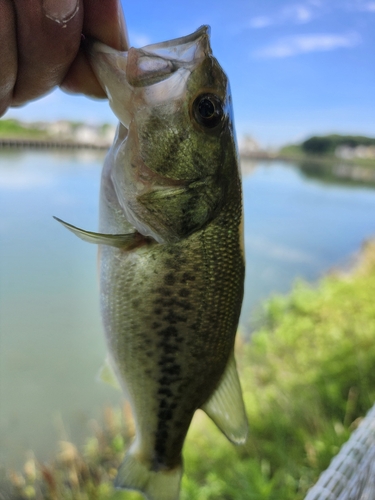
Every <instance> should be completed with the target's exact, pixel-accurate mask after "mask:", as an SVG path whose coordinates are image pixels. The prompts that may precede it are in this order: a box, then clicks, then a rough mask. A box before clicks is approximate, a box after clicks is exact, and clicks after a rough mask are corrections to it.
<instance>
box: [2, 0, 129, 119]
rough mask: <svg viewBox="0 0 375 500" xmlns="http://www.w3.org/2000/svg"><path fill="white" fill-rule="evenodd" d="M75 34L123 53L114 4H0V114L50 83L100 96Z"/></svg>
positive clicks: (75, 0)
mask: <svg viewBox="0 0 375 500" xmlns="http://www.w3.org/2000/svg"><path fill="white" fill-rule="evenodd" d="M81 34H83V35H84V36H89V37H93V38H96V39H97V40H100V41H101V42H103V43H105V44H107V45H109V46H111V47H113V48H115V49H117V50H127V48H128V40H127V34H126V26H125V20H124V17H123V14H122V9H121V3H120V0H27V1H24V0H0V47H1V50H0V116H2V115H3V114H4V113H5V112H6V110H7V109H8V108H9V107H10V106H19V105H22V104H25V103H27V102H28V101H30V100H33V99H37V98H38V97H41V96H43V95H44V94H46V93H47V92H49V91H50V90H51V89H52V88H53V87H55V86H56V85H60V86H61V87H62V88H63V89H64V90H66V91H67V92H73V93H83V94H86V95H90V96H94V97H105V94H104V91H103V89H102V88H101V86H100V85H99V83H98V81H97V79H96V77H95V75H94V73H93V72H92V70H91V67H90V65H89V63H88V60H87V59H86V55H85V54H84V51H82V50H81V49H80V43H81Z"/></svg>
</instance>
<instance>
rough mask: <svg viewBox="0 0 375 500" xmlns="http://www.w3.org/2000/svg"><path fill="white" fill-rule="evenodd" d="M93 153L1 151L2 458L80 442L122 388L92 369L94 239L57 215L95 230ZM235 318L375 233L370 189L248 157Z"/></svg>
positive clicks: (248, 317)
mask: <svg viewBox="0 0 375 500" xmlns="http://www.w3.org/2000/svg"><path fill="white" fill-rule="evenodd" d="M103 158H104V156H103V155H101V154H98V153H86V152H84V153H83V152H79V153H66V152H65V153H57V152H53V153H52V152H17V153H15V152H12V153H7V154H6V153H3V152H2V153H1V155H0V245H1V246H0V464H5V465H7V466H12V467H19V466H20V464H21V463H22V462H23V460H24V459H25V456H26V453H27V451H28V450H33V452H34V453H35V455H36V456H37V458H38V459H40V460H46V459H48V458H50V457H52V456H53V453H54V452H55V450H56V449H57V443H58V441H59V440H61V439H69V440H72V441H73V442H75V443H77V444H82V443H83V442H84V440H85V438H86V436H87V435H89V434H90V430H89V427H90V425H89V422H90V420H91V419H100V418H101V416H102V414H103V408H104V407H105V406H106V405H116V404H119V403H120V402H121V394H120V393H119V392H117V391H116V390H115V389H112V388H111V387H109V386H106V385H104V384H102V383H99V382H98V381H97V373H98V370H99V368H100V366H101V365H102V363H103V360H104V358H105V345H104V338H103V334H102V328H101V323H100V317H99V308H98V284H97V278H96V248H95V246H94V245H89V244H86V243H84V242H82V241H81V240H79V239H78V238H76V237H74V236H73V235H72V234H71V233H69V232H68V231H66V230H65V229H64V228H62V227H61V226H60V225H59V224H58V223H57V222H56V221H54V220H53V219H52V215H56V216H58V217H61V218H62V219H64V220H66V221H68V222H70V223H72V224H74V225H78V226H80V227H83V228H86V229H88V230H94V231H95V230H96V227H97V217H98V191H99V178H100V169H101V166H102V163H103ZM246 167H247V168H246V170H247V171H249V173H248V174H247V175H245V176H244V183H243V184H244V208H245V243H246V260H247V272H246V284H245V289H246V290H245V299H244V305H243V313H242V318H241V329H242V331H243V332H245V333H246V332H248V331H250V330H251V327H252V324H253V323H254V318H256V317H257V315H258V311H259V309H260V304H261V301H262V300H263V299H264V298H266V297H268V296H270V295H271V294H273V293H276V292H287V291H288V290H290V288H291V286H292V283H293V281H294V280H295V279H296V278H303V279H305V280H307V281H309V282H314V281H316V280H317V279H318V278H319V277H320V276H322V275H323V274H324V273H325V272H327V271H328V270H330V269H332V267H333V266H346V265H348V264H349V263H350V261H351V259H352V258H353V256H354V255H355V253H356V252H357V251H358V249H359V248H360V245H361V243H362V242H363V240H364V239H366V238H369V237H371V236H373V235H374V234H375V216H374V214H375V190H374V189H373V188H370V187H363V186H352V185H349V184H342V183H341V184H338V183H335V182H334V181H332V179H331V180H330V182H323V181H321V180H320V179H319V178H314V177H310V176H309V177H307V176H306V175H305V174H304V173H303V171H302V170H300V169H299V168H297V167H296V166H293V165H291V164H288V163H281V162H278V161H274V162H257V163H254V164H251V165H250V164H246Z"/></svg>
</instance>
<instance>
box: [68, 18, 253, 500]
mask: <svg viewBox="0 0 375 500" xmlns="http://www.w3.org/2000/svg"><path fill="white" fill-rule="evenodd" d="M90 59H91V64H92V66H93V69H94V71H95V73H96V75H97V77H98V79H99V81H100V82H101V85H102V86H103V88H104V89H105V91H106V93H107V95H108V98H109V101H110V105H111V107H112V109H113V111H114V113H115V114H116V115H117V117H118V118H119V120H120V124H119V126H118V130H117V134H116V137H115V141H114V144H113V146H112V148H111V149H110V151H109V153H108V156H107V159H106V162H105V165H104V169H103V174H102V182H101V194H100V229H99V231H100V232H99V233H94V232H88V231H85V230H82V229H78V228H76V227H74V226H71V225H69V224H67V223H64V224H65V225H66V227H68V228H69V229H70V230H72V231H73V232H74V233H76V234H77V235H78V236H80V237H81V238H82V239H84V240H86V241H90V242H93V243H97V244H99V245H100V247H99V255H100V286H101V310H102V317H103V323H104V328H105V334H106V339H107V345H108V350H109V356H110V361H111V365H112V367H113V369H114V372H115V374H116V376H117V378H118V380H119V382H120V384H121V386H122V388H123V390H124V392H125V393H126V394H127V397H128V398H129V401H130V403H131V407H132V410H133V413H134V419H135V426H136V438H135V441H134V443H133V444H132V446H131V448H130V450H129V451H128V453H127V455H126V456H125V459H124V462H123V464H122V465H121V467H120V469H119V472H118V476H117V479H116V481H115V485H116V486H117V487H120V488H130V489H137V490H140V491H141V492H143V493H144V495H145V496H146V498H148V499H150V500H151V499H152V500H175V499H177V498H178V497H179V488H180V480H181V474H182V458H181V454H182V447H183V443H184V440H185V436H186V433H187V431H188V428H189V425H190V422H191V420H192V417H193V415H194V412H195V411H196V410H197V409H198V408H202V409H203V410H204V411H205V412H206V413H207V414H208V415H209V416H210V417H211V418H212V419H213V420H214V422H215V423H216V424H217V425H218V427H219V428H220V429H221V430H222V431H223V432H224V434H225V435H226V436H227V437H228V438H229V439H230V440H231V441H232V442H234V443H243V442H245V440H246V436H247V427H248V426H247V419H246V415H245V409H244V405H243V401H242V395H241V388H240V382H239V379H238V375H237V370H236V364H235V360H234V353H233V349H234V339H235V334H236V329H237V325H238V320H239V315H240V310H241V304H242V296H243V281H244V254H243V246H242V234H241V224H242V198H241V180H240V173H239V166H238V156H237V149H236V142H235V136H234V127H233V116H232V104H231V94H230V89H229V83H228V79H227V77H226V75H225V73H224V72H223V70H222V69H221V67H220V65H219V63H218V62H217V60H216V59H215V58H214V57H213V55H212V51H211V48H210V43H209V28H208V27H202V28H200V29H199V30H197V31H196V32H195V33H193V34H191V35H189V36H186V37H183V38H179V39H176V40H172V41H168V42H163V43H158V44H154V45H148V46H146V47H144V48H142V49H134V48H131V49H130V50H129V51H128V52H117V51H115V50H112V49H110V48H109V47H106V46H104V45H102V44H100V43H95V42H94V44H93V45H92V46H91V49H90Z"/></svg>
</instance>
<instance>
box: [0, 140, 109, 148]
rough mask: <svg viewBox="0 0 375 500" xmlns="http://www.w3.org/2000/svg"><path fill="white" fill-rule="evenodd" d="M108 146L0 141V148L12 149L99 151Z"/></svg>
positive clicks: (101, 144)
mask: <svg viewBox="0 0 375 500" xmlns="http://www.w3.org/2000/svg"><path fill="white" fill-rule="evenodd" d="M109 146H110V145H109V144H106V143H100V142H99V143H96V144H95V143H89V142H73V141H53V140H35V139H0V149H1V148H14V149H24V148H27V149H99V150H107V149H108V148H109Z"/></svg>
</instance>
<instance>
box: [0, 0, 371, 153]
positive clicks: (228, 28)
mask: <svg viewBox="0 0 375 500" xmlns="http://www.w3.org/2000/svg"><path fill="white" fill-rule="evenodd" d="M123 5H124V12H125V16H126V20H127V25H128V30H129V37H130V42H131V45H133V46H135V47H140V46H142V45H145V44H147V43H153V42H159V41H163V40H167V39H170V38H175V37H178V36H182V35H186V34H188V33H191V32H192V31H194V30H195V29H196V28H198V27H199V26H200V25H202V24H209V25H210V26H211V29H212V31H211V33H212V48H213V52H214V55H215V56H216V57H217V59H218V60H219V62H220V63H221V65H222V66H223V68H224V69H225V71H226V72H227V74H228V76H229V78H230V82H231V87H232V93H233V101H234V114H235V122H236V128H237V133H238V135H239V136H242V135H243V134H249V135H251V136H253V137H254V138H255V139H256V140H258V142H260V144H261V145H263V146H271V147H277V146H279V145H281V144H285V143H288V142H294V141H299V140H302V139H304V138H306V137H308V136H309V135H312V134H326V133H331V132H337V133H348V134H365V135H370V136H375V56H374V48H375V29H374V28H375V1H374V0H301V1H298V0H297V1H296V2H293V1H287V0H281V1H280V0H279V1H276V0H263V2H259V1H258V0H250V1H247V0H230V1H229V0H184V2H178V1H176V0H173V1H172V0H158V1H155V0H138V1H136V2H129V1H127V2H125V1H124V2H123ZM5 117H15V118H19V119H22V120H29V121H32V120H55V119H72V120H86V121H88V122H97V123H101V122H113V123H115V122H116V119H115V117H114V116H113V115H112V112H111V111H110V109H109V107H108V105H107V103H106V102H105V101H103V102H98V101H93V100H90V99H88V98H86V97H82V96H69V95H67V94H64V93H63V92H61V91H59V90H56V91H54V92H52V93H51V94H49V95H48V96H46V97H45V98H43V99H41V100H39V101H36V102H34V103H30V104H28V105H26V106H24V107H22V108H19V109H12V110H10V111H9V112H8V113H7V114H6V115H5Z"/></svg>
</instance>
